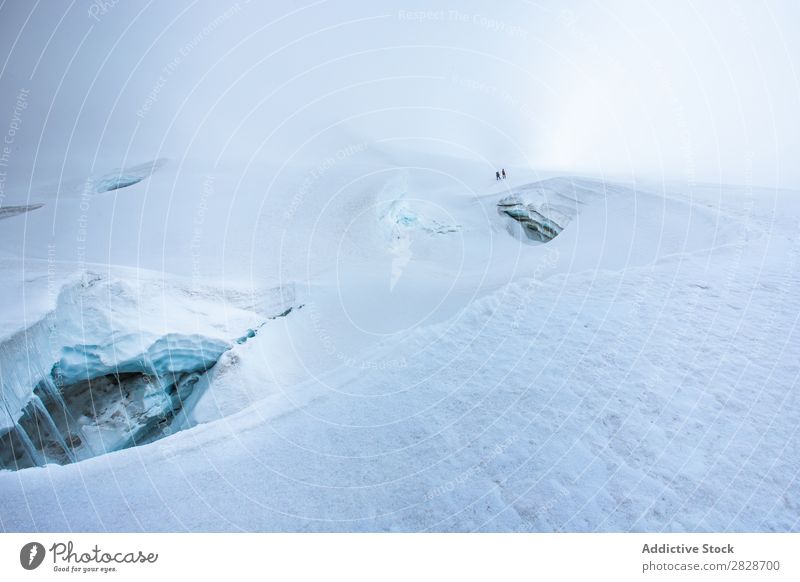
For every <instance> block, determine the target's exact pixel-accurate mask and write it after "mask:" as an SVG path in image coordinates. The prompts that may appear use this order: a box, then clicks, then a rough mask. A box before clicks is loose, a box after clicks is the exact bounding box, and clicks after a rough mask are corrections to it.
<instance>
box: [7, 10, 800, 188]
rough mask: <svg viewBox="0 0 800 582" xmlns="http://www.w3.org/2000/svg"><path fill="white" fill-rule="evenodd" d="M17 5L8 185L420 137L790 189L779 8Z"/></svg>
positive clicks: (789, 54) (787, 13)
mask: <svg viewBox="0 0 800 582" xmlns="http://www.w3.org/2000/svg"><path fill="white" fill-rule="evenodd" d="M11 4H12V3H5V4H3V7H2V9H0V50H1V51H2V53H1V54H2V56H3V57H6V56H7V57H8V58H7V60H6V62H5V65H4V66H3V68H2V71H1V72H0V132H2V133H4V134H5V133H6V129H7V128H8V127H9V124H10V123H11V122H12V119H13V110H14V103H15V100H16V96H17V94H18V93H19V91H20V89H28V90H29V91H30V95H29V97H28V104H29V105H28V108H27V109H26V110H25V111H24V114H23V115H22V116H21V127H20V129H19V130H18V131H17V133H16V134H15V136H14V140H13V144H12V145H13V148H14V154H13V155H14V159H13V165H12V167H11V171H10V172H9V173H10V174H13V175H12V176H10V178H9V179H10V180H12V181H13V179H17V180H23V178H27V177H29V176H30V173H31V171H34V172H35V174H36V176H37V178H39V177H41V179H42V180H44V177H42V176H43V174H42V173H43V172H44V173H45V174H46V173H47V172H54V171H59V168H61V167H62V166H66V167H69V168H70V169H71V170H70V171H73V172H78V170H77V168H78V167H81V166H84V165H87V164H88V165H90V166H97V165H98V164H105V165H108V164H111V165H114V162H115V161H118V160H126V159H127V160H131V159H134V160H135V161H144V160H147V159H153V158H156V157H161V156H167V157H182V156H187V157H192V158H199V159H216V157H217V156H222V157H226V156H229V157H231V158H241V157H247V158H249V157H251V156H264V157H265V158H280V157H281V156H283V155H285V153H286V152H287V151H289V150H290V149H291V150H294V149H295V148H297V147H298V146H302V145H303V144H304V143H305V142H307V141H308V140H309V139H311V140H312V142H314V143H316V144H318V145H320V146H321V147H322V148H323V149H324V148H325V147H328V146H329V147H334V146H333V144H337V145H341V144H342V143H348V142H357V141H360V140H376V139H396V138H404V137H417V138H421V139H422V140H426V141H427V142H428V143H429V144H430V146H431V147H432V148H433V147H435V144H437V143H440V142H442V141H443V142H449V143H451V144H453V145H454V146H455V147H457V148H462V149H463V151H464V152H465V153H467V152H472V154H471V155H475V156H479V157H485V158H488V159H491V160H496V163H497V165H498V166H499V165H510V164H512V163H525V164H528V165H531V166H533V167H536V168H537V169H541V170H543V171H561V172H583V173H589V174H594V175H605V176H609V177H618V176H622V177H631V176H641V177H656V178H666V179H670V180H680V181H684V182H725V183H739V184H748V183H753V184H757V185H775V186H782V187H800V164H798V163H797V161H798V159H800V146H799V145H798V142H799V141H800V138H798V136H799V135H800V77H798V73H800V41H798V38H797V34H796V30H795V29H796V26H797V24H798V23H799V22H800V8H798V5H797V4H796V3H794V2H790V1H785V2H779V1H772V2H759V1H747V2H745V1H742V2H715V1H711V0H707V1H694V2H641V1H619V0H617V1H614V0H612V1H608V2H577V1H575V2H548V3H544V2H543V3H538V2H537V3H534V2H522V1H512V2H505V3H503V6H502V7H498V3H490V2H476V1H472V2H449V3H448V2H441V1H438V0H434V1H432V2H431V1H427V2H424V3H419V4H411V3H409V2H407V1H398V2H385V1H382V2H373V3H366V2H355V1H333V0H331V1H324V0H321V1H318V2H313V3H312V2H309V3H295V2H289V1H280V2H272V1H271V2H268V3H266V2H265V3H257V2H252V3H249V2H245V1H244V0H242V1H240V2H239V3H238V4H237V3H230V4H228V5H226V4H225V3H223V2H219V1H216V2H194V3H190V2H187V3H185V5H183V6H178V5H177V4H178V3H163V2H152V3H148V2H144V1H139V2H132V1H127V2H120V3H118V4H113V3H112V2H95V3H92V2H75V3H73V4H67V3H53V2H41V3H35V4H34V3H16V4H15V5H13V6H12V5H11ZM102 6H105V7H106V8H100V7H102ZM228 6H233V7H234V8H233V9H232V10H230V11H228V12H226V10H228ZM419 10H424V11H425V14H422V15H419V14H417V12H418V11H419ZM176 59H178V60H177V61H176ZM170 63H172V65H174V66H172V67H171V66H170ZM317 134H319V135H317ZM325 144H328V146H326V145H325ZM316 151H317V153H318V152H319V151H320V150H319V149H317V150H316ZM34 160H35V164H36V166H35V168H34ZM56 179H58V177H57V176H56V177H54V178H53V180H56ZM53 180H51V181H53Z"/></svg>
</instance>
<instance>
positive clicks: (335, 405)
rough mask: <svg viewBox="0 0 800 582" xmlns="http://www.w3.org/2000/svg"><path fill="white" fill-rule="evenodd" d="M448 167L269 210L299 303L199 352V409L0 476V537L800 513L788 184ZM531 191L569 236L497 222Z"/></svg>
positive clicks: (745, 522)
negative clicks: (90, 450) (138, 441)
mask: <svg viewBox="0 0 800 582" xmlns="http://www.w3.org/2000/svg"><path fill="white" fill-rule="evenodd" d="M364 163H365V164H368V163H370V162H369V161H368V160H365V161H364ZM448 163H449V164H452V165H451V166H450V167H449V168H448V172H447V177H446V178H445V179H440V177H439V176H437V174H436V173H434V172H431V170H430V169H429V168H430V166H432V165H433V164H432V163H430V161H429V164H428V166H427V168H425V169H422V170H420V169H415V165H414V164H407V165H406V166H405V167H400V168H397V169H391V170H386V171H378V172H377V173H375V174H372V176H373V178H374V177H375V176H377V178H374V180H371V181H370V180H368V182H367V183H366V184H360V185H359V186H358V187H352V186H350V187H348V180H347V176H346V175H345V174H347V171H350V170H352V171H354V172H356V173H358V175H359V176H364V175H367V176H370V173H369V172H365V171H364V166H363V165H361V166H359V165H358V164H356V166H355V167H350V166H348V170H347V171H344V172H342V176H341V180H342V182H343V185H342V186H343V187H341V188H340V189H338V190H332V191H333V192H334V193H336V195H335V196H334V197H333V199H332V201H331V202H330V203H326V202H323V199H322V195H320V196H319V197H318V198H314V196H313V195H309V196H307V197H305V198H304V199H303V200H302V203H301V204H298V205H297V209H296V210H295V211H294V212H293V213H292V214H291V215H289V216H287V215H285V214H284V220H283V222H282V223H281V224H280V225H279V226H276V225H275V221H274V220H273V221H270V222H269V225H270V226H271V227H272V229H269V228H267V229H265V230H264V231H260V233H259V234H258V235H257V238H258V240H259V241H265V242H263V246H262V247H261V248H267V249H274V248H277V249H279V251H280V256H281V260H280V261H278V262H277V263H272V264H269V265H266V266H265V265H264V264H261V263H260V264H259V265H258V266H259V267H261V268H259V269H258V270H256V269H254V270H253V273H257V279H258V280H259V281H272V282H273V283H276V282H277V283H281V282H283V283H286V281H287V280H292V281H293V282H295V284H296V288H297V301H296V302H297V303H302V304H303V308H302V309H299V310H296V311H294V312H292V313H291V314H289V315H287V316H286V317H283V318H280V319H277V320H274V322H273V323H274V325H271V326H268V327H265V328H264V329H263V331H259V333H258V334H256V335H255V336H254V337H252V338H251V339H249V340H248V341H247V342H246V343H244V344H242V345H241V346H239V347H238V348H237V349H236V351H235V352H231V353H232V354H233V356H232V357H231V359H230V360H227V361H226V363H225V365H223V366H220V369H219V370H218V371H217V369H216V368H212V373H215V371H216V376H212V378H211V381H210V384H209V387H208V389H207V390H206V391H205V392H204V393H203V397H202V399H201V401H200V402H197V403H194V405H193V406H194V408H193V410H194V411H195V413H194V414H196V417H195V419H194V422H200V423H201V424H199V425H196V426H193V427H191V428H187V429H186V430H182V431H180V432H177V433H175V434H173V435H171V436H169V437H167V438H163V439H161V440H158V441H156V442H153V443H150V444H147V445H144V446H138V447H134V448H129V449H126V450H122V451H118V452H113V453H110V454H106V455H102V456H98V457H95V458H92V459H88V460H85V461H82V462H80V463H76V464H71V465H66V466H57V465H47V466H45V467H40V468H32V469H25V470H21V471H17V472H3V473H0V520H1V521H0V527H2V528H3V529H4V530H14V531H17V530H76V531H77V530H81V531H91V530H115V531H116V530H145V531H172V530H190V531H198V530H256V531H262V530H267V531H277V530H280V531H283V530H288V531H317V530H325V531H328V530H332V531H341V530H346V531H354V530H355V531H362V530H365V531H384V530H402V531H418V530H435V531H439V530H445V531H476V530H486V531H562V530H566V531H620V530H622V531H627V530H635V531H661V530H666V531H695V530H699V531H708V530H733V531H764V530H766V531H771V530H777V531H787V530H788V531H796V530H797V529H798V527H800V508H798V506H797V504H796V503H795V501H794V499H796V498H797V497H798V496H799V494H800V489H798V478H797V477H798V459H797V456H796V451H797V450H798V445H800V437H799V436H798V429H797V427H798V426H800V406H798V405H799V404H800V402H798V396H797V383H798V373H800V366H799V365H798V358H797V355H798V354H797V350H796V346H797V345H800V342H799V340H800V338H799V337H798V329H797V314H798V312H800V309H799V308H800V305H798V297H800V294H798V290H800V289H798V278H799V277H798V271H797V268H796V266H797V259H798V245H797V242H796V237H795V236H794V235H795V233H796V229H797V226H798V217H799V216H800V214H799V213H798V206H797V193H795V192H789V191H774V190H773V191H769V190H763V191H753V190H752V189H737V188H728V187H698V188H693V189H692V190H691V191H688V192H686V191H680V189H677V188H674V189H670V188H668V187H667V188H665V187H664V185H661V186H660V188H656V187H654V186H653V185H648V188H647V189H642V188H641V187H639V186H633V185H623V184H612V183H607V182H603V181H594V180H588V179H578V178H558V179H550V180H545V181H544V182H539V183H531V181H530V178H531V176H530V175H525V174H524V170H521V169H520V170H519V174H517V170H516V169H513V168H512V169H511V172H510V176H511V178H510V180H509V182H508V183H503V184H502V185H500V186H498V185H496V184H494V181H493V180H491V181H489V180H485V179H484V178H483V177H478V176H477V173H476V175H475V177H470V178H469V179H467V180H465V181H464V182H463V183H462V184H461V185H456V186H454V185H453V182H452V181H451V180H450V176H453V175H456V174H457V172H458V170H459V169H460V168H463V167H465V166H468V164H462V163H460V162H458V161H453V160H449V161H447V160H444V159H439V160H437V165H438V166H439V167H445V166H446V165H447V164H448ZM164 171H166V170H164ZM463 175H464V176H470V173H469V171H468V170H467V171H464V172H463ZM156 176H157V174H154V176H153V177H152V178H155V177H156ZM517 176H519V177H517ZM152 178H151V180H152ZM138 187H142V184H139V185H136V186H132V187H131V188H138ZM493 189H496V190H493ZM124 191H125V190H124V189H123V190H120V191H119V192H120V195H121V193H122V192H124ZM543 193H544V194H543ZM548 193H551V194H558V195H559V196H562V197H568V198H570V199H572V200H575V201H576V205H575V208H576V209H577V210H576V213H575V215H574V217H573V218H572V220H571V221H570V222H569V224H568V225H567V226H566V227H565V228H564V230H563V231H562V232H561V234H559V235H558V236H557V237H556V238H555V239H553V240H552V241H551V242H548V243H546V244H538V245H531V244H529V243H528V242H527V241H524V240H520V239H519V238H517V237H515V236H512V235H511V234H510V233H509V231H508V229H507V226H508V224H507V222H506V220H507V219H506V218H504V217H503V216H501V215H500V214H499V213H498V212H497V203H498V202H499V201H501V200H502V199H503V198H505V197H507V196H509V195H511V194H513V195H515V196H518V197H519V198H520V199H533V198H535V197H541V196H543V195H547V194H548ZM329 195H330V191H327V192H326V197H327V196H329ZM301 209H302V210H301ZM41 212H42V210H39V211H37V213H41ZM35 214H36V213H29V214H28V215H27V216H29V217H34V216H35ZM42 215H45V214H44V213H42ZM32 219H33V218H31V220H32ZM10 220H20V217H17V218H14V219H10ZM431 225H434V226H435V227H431ZM441 225H448V227H447V228H439V226H441ZM456 225H457V228H455V226H456ZM450 226H452V228H450ZM259 244H260V245H261V244H262V243H261V242H259ZM269 245H276V246H269ZM258 255H259V256H261V255H260V253H258ZM249 258H250V259H251V260H252V259H253V256H250V257H249ZM267 262H268V261H267ZM237 264H238V263H237ZM251 268H252V266H251ZM162 276H164V277H167V275H162ZM168 277H169V278H172V277H173V276H172V275H170V276H168ZM255 279H256V275H254V279H253V280H255ZM222 281H226V279H222ZM219 297H221V298H223V301H222V303H220V309H222V310H225V309H227V307H226V305H227V304H228V303H229V300H228V299H226V298H225V295H224V293H223V294H220V295H219ZM238 304H239V305H240V306H241V305H244V303H242V302H239V303H238ZM215 377H216V379H217V381H216V382H215V379H214V378H215ZM218 386H219V388H218ZM259 386H270V387H271V388H268V389H267V390H266V393H264V392H262V391H261V390H259V389H257V387H259ZM191 424H193V422H190V423H188V424H187V425H186V426H190V425H191ZM76 506H81V507H86V508H89V509H88V510H85V511H81V512H80V513H76V512H74V511H71V510H70V509H69V507H76Z"/></svg>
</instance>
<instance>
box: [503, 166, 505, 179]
mask: <svg viewBox="0 0 800 582" xmlns="http://www.w3.org/2000/svg"><path fill="white" fill-rule="evenodd" d="M505 179H506V169H505V168H503V180H505Z"/></svg>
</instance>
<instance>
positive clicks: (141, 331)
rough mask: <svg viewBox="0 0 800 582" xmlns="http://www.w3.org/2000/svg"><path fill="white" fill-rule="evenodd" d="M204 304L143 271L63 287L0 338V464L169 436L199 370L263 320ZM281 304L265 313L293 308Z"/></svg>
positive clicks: (85, 454)
mask: <svg viewBox="0 0 800 582" xmlns="http://www.w3.org/2000/svg"><path fill="white" fill-rule="evenodd" d="M173 293H176V295H175V296H170V295H171V294H173ZM156 294H157V295H156ZM155 297H158V298H159V299H160V300H161V301H162V302H163V305H169V309H168V310H163V309H162V310H159V309H158V304H157V303H156V301H154V298H155ZM292 297H293V295H292ZM276 305H277V304H276ZM212 306H213V302H211V301H210V299H209V298H206V297H203V296H202V294H198V293H197V291H195V290H192V291H186V290H185V289H178V290H174V289H169V288H166V287H163V286H162V287H160V288H159V287H158V286H157V285H156V284H155V283H154V281H152V280H147V279H146V278H143V279H142V280H137V281H135V282H129V281H123V280H121V279H114V278H107V277H104V276H100V275H97V274H93V273H84V274H82V275H80V276H79V277H78V278H77V279H75V280H73V281H71V282H70V283H68V284H67V285H65V286H64V288H63V289H62V290H61V292H60V293H59V295H58V298H57V300H56V306H55V309H54V310H53V311H52V312H51V313H49V314H48V315H47V316H46V317H44V318H43V319H41V320H40V321H38V322H36V323H34V324H33V325H32V326H30V327H28V328H27V329H24V330H22V331H20V332H18V333H17V334H15V335H13V336H11V337H10V338H8V339H6V341H4V342H2V343H0V379H2V382H1V383H0V388H1V390H2V392H0V403H1V404H2V406H0V468H24V467H29V466H37V465H42V464H45V463H58V464H64V463H70V462H75V461H79V460H82V459H85V458H89V457H92V456H95V455H98V454H102V453H105V452H110V451H114V450H119V449H123V448H127V447H130V446H134V445H138V444H142V443H146V442H150V441H152V440H156V439H158V438H161V437H162V436H164V435H165V434H168V433H169V432H170V431H171V430H172V429H171V428H170V426H171V424H172V422H173V420H174V419H175V417H176V415H178V414H180V413H181V412H182V411H183V407H184V405H185V403H186V399H187V398H188V397H189V396H190V395H192V392H193V391H194V390H195V388H196V387H197V386H198V385H199V383H200V381H201V379H203V377H204V374H205V372H206V371H208V370H209V369H210V368H212V367H213V366H214V365H215V364H216V363H217V361H218V360H219V358H220V356H221V355H222V354H224V353H225V352H227V351H228V350H230V349H232V348H233V347H234V346H235V345H237V344H240V343H243V342H245V341H247V340H248V339H250V338H251V337H254V336H255V334H256V333H257V331H258V329H259V328H260V327H261V326H262V325H263V324H264V322H265V318H264V317H262V316H259V315H258V314H257V313H254V312H251V311H242V310H237V309H236V308H234V307H231V306H229V307H228V309H227V310H221V311H220V310H216V312H215V311H214V310H213V307H212ZM281 309H282V311H281V312H280V313H279V314H278V315H275V316H273V317H280V316H284V315H287V314H288V313H290V312H291V311H292V309H293V307H289V308H288V309H286V308H283V307H282V308H281ZM215 313H216V314H218V317H215ZM200 318H203V319H200ZM266 319H271V318H270V317H268V318H266ZM234 329H238V330H241V329H246V330H247V331H246V332H245V333H244V334H243V335H242V333H241V331H239V333H238V334H234V333H233V330H234ZM237 336H238V338H237V339H234V340H232V341H229V340H228V339H227V338H229V337H235V338H236V337H237ZM182 426H183V427H185V426H186V423H185V422H184V423H182Z"/></svg>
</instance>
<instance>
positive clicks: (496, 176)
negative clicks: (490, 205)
mask: <svg viewBox="0 0 800 582" xmlns="http://www.w3.org/2000/svg"><path fill="white" fill-rule="evenodd" d="M494 178H495V180H499V179H500V172H495V173H494Z"/></svg>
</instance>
